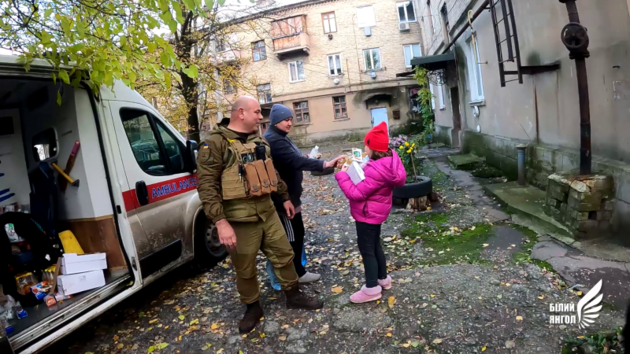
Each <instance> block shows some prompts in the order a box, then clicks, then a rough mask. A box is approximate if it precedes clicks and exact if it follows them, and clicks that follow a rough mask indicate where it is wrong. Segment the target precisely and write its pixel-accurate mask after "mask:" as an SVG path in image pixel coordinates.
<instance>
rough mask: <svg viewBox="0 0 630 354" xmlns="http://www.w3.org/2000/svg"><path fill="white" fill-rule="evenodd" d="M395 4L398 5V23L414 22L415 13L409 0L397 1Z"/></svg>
mask: <svg viewBox="0 0 630 354" xmlns="http://www.w3.org/2000/svg"><path fill="white" fill-rule="evenodd" d="M396 5H397V6H398V21H400V23H407V22H416V13H415V12H414V10H413V3H412V2H411V1H405V2H399V3H398V4H396Z"/></svg>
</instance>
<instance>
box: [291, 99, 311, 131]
mask: <svg viewBox="0 0 630 354" xmlns="http://www.w3.org/2000/svg"><path fill="white" fill-rule="evenodd" d="M302 103H306V108H304V107H301V105H302ZM293 112H294V113H293V114H294V115H295V117H294V118H295V124H296V125H301V124H310V123H311V113H310V112H309V107H308V100H304V101H298V102H293ZM304 113H306V114H308V120H305V119H304Z"/></svg>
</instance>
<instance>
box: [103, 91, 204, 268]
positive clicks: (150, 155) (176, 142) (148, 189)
mask: <svg viewBox="0 0 630 354" xmlns="http://www.w3.org/2000/svg"><path fill="white" fill-rule="evenodd" d="M109 106H110V110H111V113H112V117H113V120H114V125H115V129H116V135H117V137H118V142H119V148H120V151H121V154H122V157H123V158H122V162H123V165H124V168H125V173H126V176H127V180H128V183H129V187H130V188H131V189H130V190H129V191H127V192H125V193H126V194H127V195H126V197H125V208H126V209H127V212H135V214H136V215H137V216H138V218H139V220H140V224H141V225H142V229H143V230H144V232H145V234H146V237H147V239H148V241H149V243H150V244H151V245H152V247H153V253H152V254H151V255H148V256H145V257H142V256H140V257H141V258H140V268H141V270H142V276H143V277H144V278H146V277H147V276H149V275H150V274H152V273H155V272H156V271H157V270H159V269H160V268H162V267H164V266H166V265H168V264H169V263H171V262H173V261H175V260H177V259H179V258H180V256H181V254H182V251H183V247H184V246H183V240H184V238H185V235H184V233H185V231H184V230H186V225H185V224H184V223H185V222H186V208H187V203H188V199H189V197H190V196H189V193H194V192H196V190H197V179H196V176H194V175H193V174H191V173H190V172H187V171H186V170H185V169H186V166H185V163H184V161H185V160H184V151H185V145H184V139H183V137H181V135H179V134H176V133H174V132H173V131H172V130H171V129H170V128H169V127H168V125H167V124H165V122H164V121H162V119H161V118H159V116H158V114H157V112H155V111H154V110H153V109H152V108H151V107H147V106H144V105H141V104H136V103H131V102H126V101H110V102H109ZM178 135H179V136H178Z"/></svg>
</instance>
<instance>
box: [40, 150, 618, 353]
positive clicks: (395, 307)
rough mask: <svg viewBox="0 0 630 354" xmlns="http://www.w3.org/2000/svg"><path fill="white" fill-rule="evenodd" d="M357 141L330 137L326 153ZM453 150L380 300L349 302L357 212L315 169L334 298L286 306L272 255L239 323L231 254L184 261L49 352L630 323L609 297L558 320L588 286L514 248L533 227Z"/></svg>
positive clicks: (332, 341) (324, 261)
mask: <svg viewBox="0 0 630 354" xmlns="http://www.w3.org/2000/svg"><path fill="white" fill-rule="evenodd" d="M357 144H358V143H357ZM351 147H352V146H351V145H345V146H335V147H323V148H322V151H323V153H324V158H327V157H329V156H335V155H337V154H339V153H340V152H342V151H344V148H345V149H347V148H351ZM355 147H359V146H355ZM442 155H443V154H440V153H439V151H437V152H436V151H432V152H430V154H428V156H429V157H430V159H427V160H425V161H424V163H423V167H422V171H423V173H424V174H425V175H429V176H431V177H432V178H433V179H434V189H436V190H438V192H439V194H440V196H441V203H439V204H435V205H434V206H432V209H431V210H429V211H426V212H423V213H418V214H413V213H411V212H410V211H407V210H401V209H397V210H394V211H393V213H392V215H391V217H390V219H389V220H388V221H387V223H386V224H384V226H383V231H382V238H383V240H384V247H385V251H386V254H387V258H388V267H389V271H390V274H391V276H392V278H393V279H394V280H395V283H394V285H393V288H392V289H391V290H389V291H386V292H384V296H383V299H382V301H381V302H379V303H370V304H363V305H354V304H351V303H349V296H350V294H351V293H352V292H354V291H356V290H357V289H358V288H359V287H360V286H361V285H362V284H363V283H362V282H363V268H362V264H361V259H360V256H359V253H358V248H357V246H356V231H355V226H354V222H353V220H352V218H351V217H350V214H349V210H348V207H347V202H346V200H345V197H344V196H343V195H342V193H341V192H340V190H339V189H338V187H337V186H336V182H335V180H334V177H333V176H332V175H329V176H324V177H312V176H310V174H308V173H306V174H305V181H304V189H305V191H304V215H305V221H306V226H307V236H306V239H307V246H306V249H307V253H308V265H307V269H308V270H309V271H312V272H318V273H321V274H322V281H320V282H318V283H315V284H313V285H310V286H305V287H304V290H305V291H306V292H308V293H310V294H313V295H315V296H318V297H320V298H322V299H323V300H324V301H325V308H324V309H323V310H320V311H317V312H307V311H299V310H287V309H286V308H285V306H284V298H283V296H282V294H281V293H280V292H276V291H274V290H273V289H271V287H270V286H269V285H268V283H267V276H266V273H265V271H264V259H263V257H262V256H260V257H259V267H258V268H259V279H260V283H261V285H262V294H261V301H262V303H263V308H264V310H265V317H264V320H263V321H262V322H261V324H260V325H259V326H258V327H257V328H256V329H255V330H254V331H253V332H251V333H249V334H248V335H245V336H241V335H239V334H238V328H237V326H238V320H239V319H240V317H241V316H242V313H243V311H244V308H243V306H242V305H241V304H240V303H239V302H238V296H237V292H236V289H235V284H234V272H233V270H232V268H231V264H230V262H229V260H226V261H225V262H223V263H221V264H220V265H218V266H217V267H215V268H213V269H210V270H208V271H206V272H203V273H193V272H192V271H191V270H190V269H189V268H188V267H182V268H180V269H178V270H177V271H175V272H173V273H172V274H169V275H167V276H166V277H164V278H163V279H160V280H159V281H157V282H156V283H154V284H152V285H151V286H149V287H148V288H146V289H144V290H142V291H141V292H140V293H138V294H136V295H135V296H133V297H132V298H130V299H128V300H125V301H124V302H123V303H121V304H120V305H118V306H116V307H115V308H114V309H112V310H110V311H108V312H107V313H105V314H104V315H103V316H101V317H100V318H98V319H96V320H94V321H92V322H91V323H89V324H87V325H86V326H84V327H83V328H82V329H80V330H78V331H76V332H74V333H72V334H70V335H69V336H67V337H66V338H64V339H63V340H61V341H60V342H58V343H56V344H55V345H53V346H52V347H51V348H49V349H48V350H47V351H46V353H47V354H48V353H55V354H57V353H149V352H154V353H241V352H242V353H481V352H485V353H560V352H561V351H562V345H563V342H564V341H565V340H566V339H568V338H574V337H577V336H581V335H585V334H587V333H591V332H595V331H598V330H608V329H611V328H615V327H616V326H620V325H622V324H623V320H624V315H623V313H622V312H621V311H618V310H615V309H613V308H611V307H605V308H604V310H603V311H602V313H601V315H600V317H599V318H598V319H597V321H596V322H595V323H594V324H593V325H592V326H591V327H589V328H588V329H587V330H581V329H579V328H578V326H577V325H573V324H568V325H550V324H549V316H550V315H551V313H550V312H549V304H550V303H565V302H572V303H577V301H579V298H580V297H579V295H578V293H577V292H575V291H574V290H571V289H569V287H568V286H567V285H566V283H565V282H564V281H563V279H562V278H560V276H559V275H557V274H556V273H554V272H551V271H550V270H549V269H545V268H544V267H543V268H541V267H540V266H539V265H537V264H536V263H535V262H532V261H531V260H529V259H528V257H524V258H521V259H520V260H521V261H515V257H516V256H517V255H518V254H522V253H523V252H527V250H528V249H531V246H533V245H532V243H534V241H535V240H534V236H532V235H531V234H529V233H527V232H525V231H523V230H522V229H520V228H517V227H514V226H513V225H512V224H511V223H510V216H509V215H507V214H505V213H504V212H502V211H501V210H500V209H499V207H498V206H497V205H496V203H494V201H493V200H492V199H491V198H489V197H487V196H485V195H483V193H482V192H481V188H480V186H479V184H478V183H477V182H476V181H475V180H474V179H471V178H469V177H467V176H466V174H465V173H461V172H459V171H452V170H450V169H449V168H448V166H447V165H446V164H445V163H444V160H443V156H442ZM464 238H466V240H465V242H464V241H463V239H464ZM460 239H462V243H458V242H459V240H460ZM444 240H451V241H448V242H453V244H452V245H451V244H449V243H448V242H447V241H444ZM453 240H454V241H453ZM455 252H461V253H460V254H458V255H455V254H454V253H455Z"/></svg>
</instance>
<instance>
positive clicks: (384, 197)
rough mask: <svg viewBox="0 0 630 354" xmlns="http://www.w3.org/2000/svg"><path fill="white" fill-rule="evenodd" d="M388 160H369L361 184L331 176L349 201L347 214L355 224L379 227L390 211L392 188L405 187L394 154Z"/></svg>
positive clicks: (402, 169) (341, 174) (343, 174)
mask: <svg viewBox="0 0 630 354" xmlns="http://www.w3.org/2000/svg"><path fill="white" fill-rule="evenodd" d="M392 152H393V156H392V157H384V158H381V159H378V160H376V161H372V160H370V161H369V162H368V163H367V164H366V165H365V166H364V168H363V171H364V172H365V180H363V181H361V182H360V183H359V184H357V185H355V184H354V183H352V180H351V179H350V176H348V174H347V173H346V172H339V173H337V174H336V175H335V178H336V179H337V182H338V183H339V187H340V188H341V191H343V194H345V195H346V197H347V198H348V199H349V200H350V213H351V214H352V217H353V218H354V219H355V220H356V221H359V222H364V223H367V224H373V225H378V224H382V223H383V222H384V221H385V220H387V217H389V212H390V211H391V209H392V193H393V190H394V187H401V186H404V185H405V181H406V180H407V173H406V172H405V167H404V166H403V164H402V161H400V157H399V156H398V154H396V151H394V150H392Z"/></svg>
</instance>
